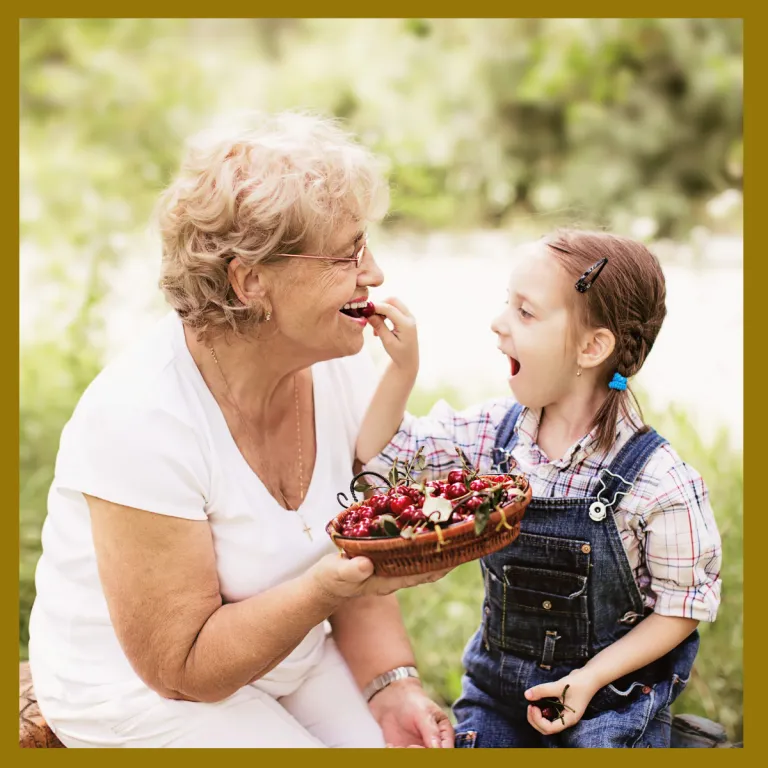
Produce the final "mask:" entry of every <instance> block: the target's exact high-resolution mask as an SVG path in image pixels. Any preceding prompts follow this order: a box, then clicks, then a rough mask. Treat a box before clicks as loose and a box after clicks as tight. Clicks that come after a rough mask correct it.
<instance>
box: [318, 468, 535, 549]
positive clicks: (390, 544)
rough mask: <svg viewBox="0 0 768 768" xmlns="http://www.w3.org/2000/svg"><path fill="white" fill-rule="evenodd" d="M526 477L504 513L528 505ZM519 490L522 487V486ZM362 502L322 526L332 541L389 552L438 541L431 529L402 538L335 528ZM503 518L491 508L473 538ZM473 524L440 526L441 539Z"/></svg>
mask: <svg viewBox="0 0 768 768" xmlns="http://www.w3.org/2000/svg"><path fill="white" fill-rule="evenodd" d="M478 477H480V478H484V477H491V475H478ZM523 480H524V481H525V489H524V490H523V494H524V495H523V496H518V497H517V498H516V499H515V500H514V501H511V502H510V503H509V504H505V505H504V506H503V507H502V508H501V509H502V510H503V511H504V514H505V515H509V514H510V511H516V510H515V508H516V507H521V508H525V507H526V506H527V505H528V502H529V501H530V498H531V493H532V491H531V485H530V483H529V482H528V480H527V479H526V478H523ZM521 490H522V489H521ZM364 503H365V500H363V501H357V502H355V503H354V504H350V505H349V506H348V507H346V508H345V509H343V510H342V511H341V512H339V514H338V515H336V516H335V517H334V518H332V519H331V520H330V521H329V522H328V524H327V525H326V526H325V530H326V533H328V535H329V536H331V538H332V539H333V540H334V541H343V542H345V543H346V542H354V543H355V544H357V545H358V546H359V547H360V549H366V550H368V551H370V552H377V551H380V552H389V553H395V552H397V551H398V550H402V551H403V552H406V551H407V550H409V549H412V548H414V547H421V546H424V545H429V544H436V543H437V542H439V541H440V537H439V536H438V535H437V534H436V533H435V532H434V530H432V531H428V532H426V531H425V532H423V533H418V534H416V536H414V537H413V538H410V539H404V538H402V537H401V536H343V535H342V534H341V533H337V532H336V528H335V525H334V524H335V523H336V522H337V521H338V520H339V518H341V517H343V516H344V515H346V514H347V512H349V511H350V510H351V509H357V507H359V506H361V505H362V504H364ZM501 518H502V514H501V512H499V511H498V510H494V511H493V512H491V515H490V517H489V519H488V523H487V524H486V526H485V529H484V530H483V532H482V533H481V534H480V535H479V536H475V538H476V539H478V540H482V539H484V538H486V537H488V536H489V535H491V533H492V532H493V527H492V526H495V525H498V523H499V521H500V520H501ZM516 522H518V521H517V520H515V521H513V522H512V524H513V525H514V524H515V523H516ZM474 528H475V521H474V520H465V521H463V522H461V523H454V524H453V525H450V526H448V527H446V528H441V532H442V541H443V542H446V541H449V540H450V539H453V538H457V537H461V536H465V535H466V534H468V533H470V532H472V531H474Z"/></svg>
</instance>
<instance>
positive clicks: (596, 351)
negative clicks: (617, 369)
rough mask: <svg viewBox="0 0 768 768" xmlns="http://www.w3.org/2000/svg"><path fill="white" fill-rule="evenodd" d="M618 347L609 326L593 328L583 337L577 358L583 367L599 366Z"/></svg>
mask: <svg viewBox="0 0 768 768" xmlns="http://www.w3.org/2000/svg"><path fill="white" fill-rule="evenodd" d="M615 348H616V337H615V336H614V335H613V333H612V332H611V331H609V330H608V329H607V328H592V329H590V330H589V331H585V332H584V335H583V336H582V338H581V348H580V351H579V355H578V358H577V362H578V364H579V365H580V366H581V367H582V368H597V367H598V366H599V365H601V364H602V363H604V362H605V361H606V360H607V359H608V358H609V357H610V356H611V355H612V354H613V350H614V349H615Z"/></svg>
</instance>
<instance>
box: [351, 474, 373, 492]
mask: <svg viewBox="0 0 768 768" xmlns="http://www.w3.org/2000/svg"><path fill="white" fill-rule="evenodd" d="M371 488H373V486H372V485H371V484H370V483H369V482H368V481H367V480H363V478H362V477H361V478H360V479H359V480H358V481H357V482H356V483H355V490H356V491H358V492H359V493H367V492H368V491H370V490H371Z"/></svg>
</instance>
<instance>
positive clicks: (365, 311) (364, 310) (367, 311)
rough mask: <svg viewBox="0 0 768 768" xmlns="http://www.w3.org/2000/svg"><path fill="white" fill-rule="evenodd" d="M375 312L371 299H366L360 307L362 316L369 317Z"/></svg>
mask: <svg viewBox="0 0 768 768" xmlns="http://www.w3.org/2000/svg"><path fill="white" fill-rule="evenodd" d="M375 314H376V307H374V306H373V302H372V301H367V302H366V303H365V306H364V307H361V308H360V315H361V316H362V317H370V316H371V315H375Z"/></svg>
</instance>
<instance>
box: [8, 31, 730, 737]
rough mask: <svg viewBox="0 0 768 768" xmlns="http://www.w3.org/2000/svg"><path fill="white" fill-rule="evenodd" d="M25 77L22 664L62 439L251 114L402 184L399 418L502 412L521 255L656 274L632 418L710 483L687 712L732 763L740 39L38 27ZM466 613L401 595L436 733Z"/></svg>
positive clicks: (441, 600)
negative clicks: (331, 140) (710, 610)
mask: <svg viewBox="0 0 768 768" xmlns="http://www.w3.org/2000/svg"><path fill="white" fill-rule="evenodd" d="M20 63H21V90H20V103H21V145H20V172H21V201H20V202H21V222H20V227H21V254H20V258H21V276H20V292H21V312H20V338H21V359H20V364H21V371H20V385H21V402H20V407H21V421H20V425H21V442H20V464H21V466H20V482H21V495H20V503H19V513H20V521H21V538H20V556H21V560H20V580H21V583H20V599H21V610H20V617H19V630H20V638H19V653H20V657H21V658H26V640H27V618H28V613H29V608H30V606H31V603H32V601H33V599H34V582H33V576H34V568H35V564H36V561H37V557H38V555H39V532H40V526H41V524H42V520H43V518H44V516H45V505H46V494H47V491H48V486H49V485H50V481H51V477H52V471H53V462H54V459H55V454H56V450H57V446H58V441H59V435H60V432H61V428H62V426H63V424H64V423H65V422H66V420H67V419H68V418H69V416H70V414H71V412H72V409H73V407H74V405H75V403H76V402H77V399H78V397H79V396H80V394H81V392H82V390H83V389H84V387H85V386H86V385H87V384H88V382H89V381H90V380H91V379H92V378H93V376H94V375H95V374H96V372H98V370H99V369H100V368H101V367H102V366H103V364H104V362H106V361H108V360H109V359H111V358H112V357H113V356H114V355H115V354H117V353H118V352H119V351H120V350H121V349H122V348H123V347H124V346H125V345H126V344H127V343H129V342H130V340H131V339H132V338H133V337H134V336H135V334H136V333H138V332H141V331H142V330H143V329H144V328H146V327H148V326H149V325H151V323H153V322H154V320H155V319H156V318H157V317H158V316H160V314H161V313H162V312H164V311H165V309H164V305H163V303H162V297H161V295H160V293H159V290H158V289H157V276H158V266H159V247H158V243H157V241H156V239H155V237H154V235H153V234H152V233H151V232H149V231H148V228H147V222H148V217H149V212H150V208H151V206H152V204H153V202H154V200H155V198H156V196H157V194H158V192H159V191H160V190H161V189H162V187H163V186H164V185H165V184H166V183H167V181H168V180H169V179H170V176H171V174H172V173H173V172H174V169H175V168H176V166H177V164H178V162H179V160H180V153H181V147H182V143H183V141H184V139H185V137H187V136H188V135H189V134H190V133H192V132H194V131H196V130H198V129H199V128H202V127H204V126H205V125H206V124H207V123H208V122H209V121H210V119H211V118H212V117H214V116H215V115H217V114H220V113H222V112H227V111H229V110H236V109H242V108H243V107H245V108H261V109H266V110H277V109H284V108H305V109H316V110H319V111H321V112H323V113H326V114H333V115H336V116H339V117H341V118H343V119H344V120H345V121H346V123H347V125H348V127H349V128H350V129H352V130H353V131H355V132H356V133H357V134H358V135H359V136H360V137H361V139H362V141H363V142H364V143H366V144H367V145H368V146H370V147H371V148H372V149H374V150H375V151H377V152H378V153H380V154H381V155H382V157H383V158H385V159H386V161H387V162H388V164H389V176H390V180H391V183H392V201H393V202H392V210H391V214H390V216H389V217H388V218H387V220H386V221H385V222H384V223H383V225H382V226H380V227H377V228H376V229H375V230H374V231H372V233H371V234H372V236H371V245H372V248H374V250H375V253H376V257H377V260H378V261H379V263H380V264H381V266H382V268H383V269H384V271H385V273H386V278H387V280H386V284H385V286H384V287H383V288H382V289H381V291H380V292H379V293H377V295H379V296H380V297H382V298H383V296H384V295H387V294H389V293H391V294H394V295H397V296H399V297H400V298H401V299H402V300H403V301H405V302H406V304H408V305H409V306H410V308H411V309H412V310H413V311H414V313H415V314H416V316H417V318H418V320H419V328H420V340H421V349H422V353H423V354H422V368H421V374H420V379H419V388H418V390H417V391H416V392H414V395H413V397H412V399H411V409H412V410H413V411H414V412H417V413H421V412H424V411H426V410H428V409H429V407H430V406H431V405H432V404H433V403H434V402H435V400H436V399H437V398H439V397H445V398H446V399H448V400H449V401H450V402H451V403H452V404H453V405H455V406H457V407H461V406H464V405H467V404H469V403H471V402H473V401H474V400H477V399H478V398H484V397H488V396H494V395H498V394H504V393H505V392H506V384H505V378H506V370H505V364H504V361H503V358H502V357H501V356H500V355H499V353H498V351H497V350H496V348H495V341H494V338H493V336H492V334H491V333H490V331H489V330H488V325H489V323H490V320H491V318H492V317H493V315H494V314H495V313H496V312H497V311H498V309H499V307H500V306H501V304H502V302H503V301H504V296H505V287H506V275H507V272H508V268H509V267H508V265H509V260H510V256H511V251H512V249H513V247H514V246H515V244H517V243H519V242H522V241H524V240H527V239H531V238H537V237H539V236H540V235H541V234H543V233H545V232H546V231H547V230H548V229H550V228H551V227H552V226H556V225H563V224H565V225H576V226H589V227H606V228H609V229H612V230H614V231H617V232H619V233H623V234H628V235H631V236H634V237H637V238H639V239H641V240H643V241H645V242H648V243H649V245H651V246H652V247H653V249H654V250H655V252H656V253H657V254H658V256H659V258H660V259H661V260H662V264H663V267H664V271H665V274H666V276H667V281H668V318H667V320H666V322H665V325H664V328H663V329H662V332H661V334H660V336H659V339H658V341H657V343H656V345H655V347H654V350H653V352H652V354H651V356H650V358H649V360H648V363H647V364H646V366H645V367H644V369H643V371H642V372H641V373H640V375H639V376H638V377H637V380H638V390H639V394H640V398H641V402H642V403H643V405H644V406H645V409H646V415H647V416H648V417H649V420H650V421H651V423H653V424H654V426H655V427H656V428H657V429H658V430H659V431H660V432H661V433H662V434H664V435H665V436H667V437H668V438H669V439H670V440H671V441H672V442H673V444H674V445H675V447H676V449H677V450H678V452H679V453H681V455H682V456H683V458H684V459H685V460H686V461H688V462H689V463H691V464H692V465H693V466H694V467H696V469H698V470H699V471H700V472H701V473H702V474H703V476H704V478H705V480H706V481H707V483H708V485H709V487H710V491H711V496H712V503H713V507H714V509H715V513H716V515H717V518H718V524H719V526H720V530H721V533H722V535H723V540H724V564H723V574H722V575H723V580H724V589H723V604H722V608H721V612H720V615H719V617H718V620H717V622H716V623H715V624H714V625H712V626H705V627H703V628H702V635H703V643H702V651H701V653H700V656H699V659H698V661H697V664H696V669H695V670H694V677H693V679H692V681H691V684H690V685H689V687H688V689H687V691H686V692H685V693H684V695H683V696H682V697H681V699H680V701H679V702H678V704H677V705H676V709H677V710H678V711H688V712H695V713H698V714H702V715H705V716H707V717H710V718H713V719H716V720H719V721H720V722H722V723H724V724H725V725H726V726H727V728H728V731H729V735H730V736H731V738H733V739H741V737H742V660H741V651H742V643H741V635H742V567H741V565H742V563H741V561H742V447H741V446H742V434H743V419H742V410H743V399H742V367H743V351H742V338H743V335H742V322H743V303H742V280H743V274H742V229H741V226H742V197H741V189H742V133H741V132H742V26H741V22H740V20H738V19H730V20H729V19H645V20H626V19H493V20H485V19H439V20H421V19H238V20H225V19H219V20H203V19H197V20H194V19H193V20H189V19H166V20H153V19H138V20H72V19H62V20H46V19H42V20H40V19H37V20H34V19H28V20H23V21H22V23H21V49H20ZM371 341H372V340H371ZM370 348H371V352H372V354H373V355H374V357H375V359H376V360H377V361H379V362H383V357H382V354H381V351H380V349H379V348H378V347H377V346H376V345H375V344H373V343H371V344H370ZM329 505H330V506H329V513H330V512H331V511H332V508H333V507H334V506H335V501H333V500H329ZM481 594H482V586H481V583H480V579H479V573H478V568H477V565H476V564H474V563H473V564H468V565H466V566H462V567H461V568H459V569H457V570H456V571H455V572H454V573H452V574H451V575H450V576H449V577H448V578H446V579H444V580H443V581H441V582H439V583H437V584H434V585H427V586H423V587H419V588H417V589H414V590H410V591H408V592H405V593H401V595H400V599H401V603H402V605H403V608H404V612H405V617H406V621H407V623H408V626H409V629H410V631H411V636H412V638H413V643H414V647H415V650H416V654H417V657H418V661H419V666H420V668H421V669H422V671H423V674H424V677H425V680H426V684H427V686H428V687H429V690H430V692H431V693H432V694H433V695H434V696H435V697H436V699H437V700H438V701H440V703H441V704H443V705H445V706H448V705H450V703H451V702H452V701H453V700H454V699H455V697H456V695H457V694H458V692H459V690H460V677H461V665H460V657H461V650H462V648H463V646H464V644H465V643H466V641H467V639H468V638H469V636H470V635H471V634H472V632H473V631H474V629H475V627H476V625H477V623H478V620H479V610H480V605H481Z"/></svg>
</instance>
